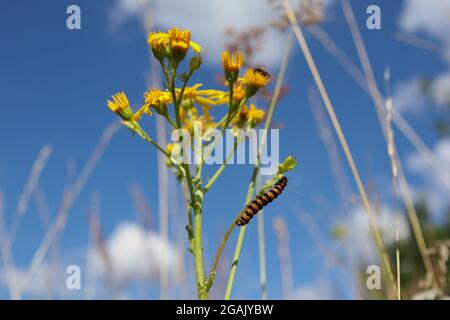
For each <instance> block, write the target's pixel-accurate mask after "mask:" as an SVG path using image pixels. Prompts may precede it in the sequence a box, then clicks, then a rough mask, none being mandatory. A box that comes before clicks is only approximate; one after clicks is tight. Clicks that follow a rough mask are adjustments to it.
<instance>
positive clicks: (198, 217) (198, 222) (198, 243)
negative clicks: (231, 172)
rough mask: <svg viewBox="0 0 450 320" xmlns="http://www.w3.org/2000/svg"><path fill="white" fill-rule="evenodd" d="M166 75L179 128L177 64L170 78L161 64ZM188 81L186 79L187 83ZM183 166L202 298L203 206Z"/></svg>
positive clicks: (187, 171)
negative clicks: (176, 86)
mask: <svg viewBox="0 0 450 320" xmlns="http://www.w3.org/2000/svg"><path fill="white" fill-rule="evenodd" d="M161 66H162V69H163V72H164V76H165V78H166V82H167V85H168V86H169V91H170V92H171V94H172V100H173V104H174V106H175V119H176V125H177V128H178V129H181V117H180V102H181V101H182V100H181V99H177V95H176V90H175V78H176V70H177V64H175V65H173V66H172V76H171V78H169V74H168V72H167V69H166V67H165V66H164V64H161ZM186 83H187V81H185V84H184V85H186ZM182 167H183V169H184V171H185V174H186V182H187V185H188V189H189V194H190V199H191V204H190V205H192V207H193V209H194V248H193V249H194V258H195V259H194V260H195V274H196V278H197V292H198V298H199V299H201V300H204V299H207V298H208V293H207V291H206V290H205V276H204V270H203V247H202V208H201V206H200V205H199V204H198V203H197V199H196V197H195V189H194V186H193V183H192V176H191V171H190V168H189V165H188V164H186V163H182Z"/></svg>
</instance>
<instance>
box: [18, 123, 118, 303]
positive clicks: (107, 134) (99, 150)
mask: <svg viewBox="0 0 450 320" xmlns="http://www.w3.org/2000/svg"><path fill="white" fill-rule="evenodd" d="M120 127H121V125H120V123H119V122H117V121H114V122H112V123H111V124H109V125H108V126H107V127H106V129H105V130H104V131H103V133H102V136H101V138H100V141H99V142H98V144H97V145H96V146H95V148H94V150H93V152H92V154H91V155H90V157H89V159H88V161H87V162H86V164H85V166H84V167H83V169H82V171H81V173H80V175H79V176H78V177H77V179H76V180H75V182H74V183H73V185H72V186H71V187H70V188H69V190H68V191H67V192H66V193H65V194H64V195H63V199H62V201H61V205H60V208H59V210H58V213H57V214H56V216H55V219H54V220H53V222H52V224H51V226H50V228H49V229H48V230H47V232H46V234H45V236H44V239H43V240H42V242H41V243H40V245H39V247H38V248H37V250H36V251H35V253H34V256H33V258H32V260H31V263H30V265H29V267H28V271H27V274H26V276H25V278H24V279H23V283H22V285H21V288H19V296H18V297H19V298H20V296H21V292H23V291H24V290H26V288H27V287H28V285H29V283H30V281H31V280H32V278H33V276H34V275H35V273H36V271H37V270H38V269H39V267H40V266H41V264H42V262H43V260H44V258H45V256H46V254H47V252H48V249H49V248H50V246H51V244H52V243H53V241H54V240H55V238H56V237H57V236H58V235H59V234H60V233H61V232H62V231H63V230H64V227H65V225H66V222H67V217H68V214H69V211H70V208H71V207H72V205H73V204H74V202H75V201H76V199H77V198H78V196H79V194H80V192H81V191H82V190H83V188H84V186H85V185H86V183H87V181H88V180H89V178H90V176H91V174H92V172H93V171H94V169H95V167H96V166H97V163H98V161H99V160H100V158H101V157H102V155H103V153H104V151H105V150H106V147H107V146H108V144H109V142H110V141H111V139H112V137H113V136H114V134H115V133H116V132H117V131H118V130H119V128H120Z"/></svg>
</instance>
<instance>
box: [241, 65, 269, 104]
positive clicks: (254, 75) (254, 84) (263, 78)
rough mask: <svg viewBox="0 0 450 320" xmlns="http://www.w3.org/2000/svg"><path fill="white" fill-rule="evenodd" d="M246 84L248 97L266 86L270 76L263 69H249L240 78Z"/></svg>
mask: <svg viewBox="0 0 450 320" xmlns="http://www.w3.org/2000/svg"><path fill="white" fill-rule="evenodd" d="M240 80H241V81H242V83H244V84H245V87H246V94H247V97H252V96H254V95H255V94H256V92H257V91H258V89H259V88H261V87H265V86H266V85H267V84H268V83H269V80H270V76H269V74H268V73H267V72H265V71H263V70H262V69H259V68H258V69H248V70H247V72H246V73H245V75H244V77H243V78H241V79H240Z"/></svg>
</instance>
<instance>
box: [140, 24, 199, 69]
mask: <svg viewBox="0 0 450 320" xmlns="http://www.w3.org/2000/svg"><path fill="white" fill-rule="evenodd" d="M147 43H148V44H149V46H150V49H152V51H153V54H154V56H155V57H156V59H158V60H160V61H161V60H162V59H164V57H169V58H170V57H173V58H174V59H176V60H183V59H184V57H185V55H186V53H187V52H188V50H189V47H191V48H192V50H194V52H196V53H200V52H201V51H202V50H203V49H202V47H200V46H199V45H198V44H197V43H195V42H194V41H191V31H190V30H180V29H178V28H172V29H170V30H169V31H167V32H161V31H159V32H152V33H150V34H149V35H148V39H147Z"/></svg>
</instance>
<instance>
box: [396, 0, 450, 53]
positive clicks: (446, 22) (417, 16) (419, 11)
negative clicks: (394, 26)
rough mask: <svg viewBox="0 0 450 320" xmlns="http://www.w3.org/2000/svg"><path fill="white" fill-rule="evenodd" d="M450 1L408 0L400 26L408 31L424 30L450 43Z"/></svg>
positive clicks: (401, 16)
mask: <svg viewBox="0 0 450 320" xmlns="http://www.w3.org/2000/svg"><path fill="white" fill-rule="evenodd" d="M449 16H450V1H448V0H433V1H423V0H406V1H405V4H404V8H403V11H402V13H401V15H400V20H399V24H400V27H401V28H402V29H403V30H405V31H407V32H420V31H422V32H424V33H426V34H428V35H430V36H432V37H434V38H437V39H438V40H441V41H443V42H444V43H445V44H449V43H450V38H449V34H448V30H450V19H449Z"/></svg>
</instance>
